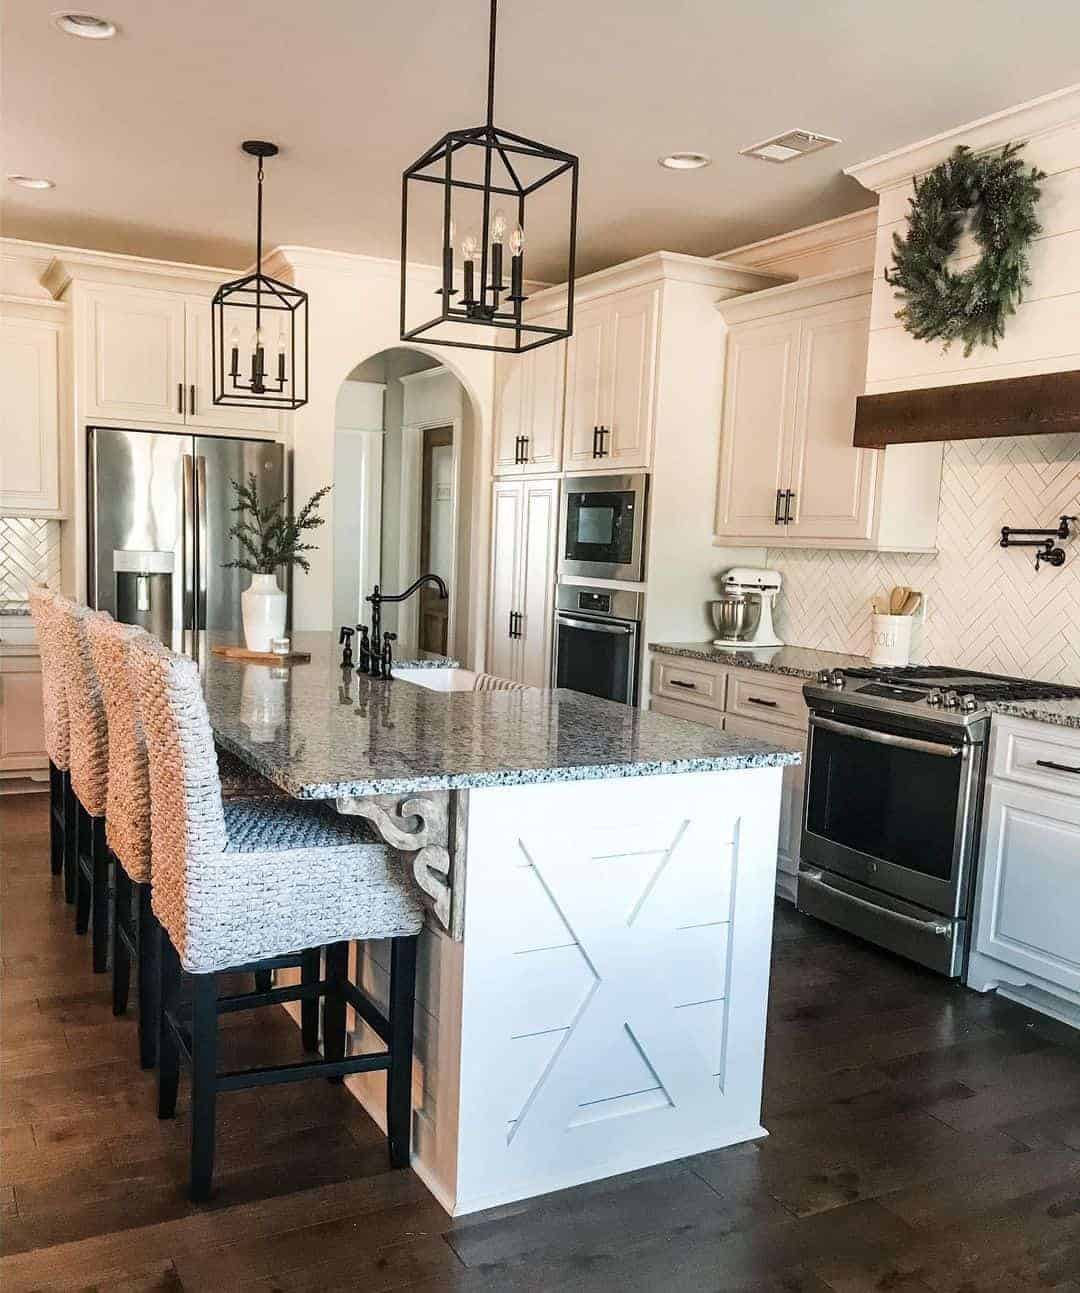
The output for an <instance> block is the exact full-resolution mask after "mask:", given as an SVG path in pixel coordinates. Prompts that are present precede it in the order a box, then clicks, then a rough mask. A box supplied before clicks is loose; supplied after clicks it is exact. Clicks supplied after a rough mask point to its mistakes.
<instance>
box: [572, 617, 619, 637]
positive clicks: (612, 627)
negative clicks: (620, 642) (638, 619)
mask: <svg viewBox="0 0 1080 1293" xmlns="http://www.w3.org/2000/svg"><path fill="white" fill-rule="evenodd" d="M559 623H560V624H566V625H568V626H569V627H570V628H572V629H589V630H590V631H591V630H595V631H596V632H597V633H614V634H615V635H616V636H617V637H625V636H628V635H629V634H631V633H633V632H634V630H633V628H631V627H630V625H628V624H603V623H601V621H600V620H575V619H571V617H570V616H569V615H560V616H559Z"/></svg>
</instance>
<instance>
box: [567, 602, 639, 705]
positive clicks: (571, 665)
mask: <svg viewBox="0 0 1080 1293" xmlns="http://www.w3.org/2000/svg"><path fill="white" fill-rule="evenodd" d="M637 656H638V625H637V624H636V623H634V622H632V621H628V620H615V619H603V620H601V619H591V618H589V617H588V616H585V615H568V614H566V613H565V612H564V611H560V612H559V613H558V617H557V619H556V621H555V686H556V687H568V688H569V689H570V690H571V691H583V692H585V693H586V694H587V695H589V696H599V697H601V699H603V700H617V701H621V702H622V703H623V704H626V705H632V704H634V702H635V700H636V699H637V695H636V692H637Z"/></svg>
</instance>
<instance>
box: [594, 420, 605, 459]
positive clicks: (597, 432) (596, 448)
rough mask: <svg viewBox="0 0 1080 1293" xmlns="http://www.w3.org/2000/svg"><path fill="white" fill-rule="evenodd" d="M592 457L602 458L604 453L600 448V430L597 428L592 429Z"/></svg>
mask: <svg viewBox="0 0 1080 1293" xmlns="http://www.w3.org/2000/svg"><path fill="white" fill-rule="evenodd" d="M592 456H593V457H594V458H602V457H603V456H604V451H603V449H601V448H600V428H599V427H593V429H592Z"/></svg>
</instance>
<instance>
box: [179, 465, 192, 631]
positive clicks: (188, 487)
mask: <svg viewBox="0 0 1080 1293" xmlns="http://www.w3.org/2000/svg"><path fill="white" fill-rule="evenodd" d="M183 495H184V496H183V512H184V527H183V533H182V536H181V540H180V543H181V547H182V549H183V564H184V628H185V629H187V630H190V629H194V627H195V460H194V459H193V458H192V456H191V454H189V453H186V454H184V485H183Z"/></svg>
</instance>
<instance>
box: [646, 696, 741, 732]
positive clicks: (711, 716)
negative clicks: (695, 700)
mask: <svg viewBox="0 0 1080 1293" xmlns="http://www.w3.org/2000/svg"><path fill="white" fill-rule="evenodd" d="M649 708H650V709H651V710H652V711H653V712H654V713H656V714H667V716H668V717H669V718H686V719H689V721H690V722H691V723H704V724H705V725H706V726H707V727H718V728H720V730H721V731H723V730H724V724H725V722H726V719H725V718H724V715H723V714H722V713H720V711H719V710H716V709H708V708H707V707H706V706H705V705H688V704H687V703H686V701H684V700H664V699H662V698H661V697H659V696H654V697H653V699H652V700H651V701H650V702H649Z"/></svg>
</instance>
